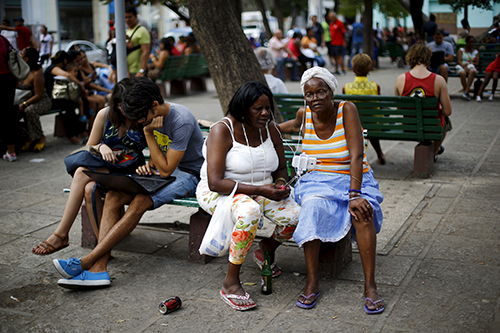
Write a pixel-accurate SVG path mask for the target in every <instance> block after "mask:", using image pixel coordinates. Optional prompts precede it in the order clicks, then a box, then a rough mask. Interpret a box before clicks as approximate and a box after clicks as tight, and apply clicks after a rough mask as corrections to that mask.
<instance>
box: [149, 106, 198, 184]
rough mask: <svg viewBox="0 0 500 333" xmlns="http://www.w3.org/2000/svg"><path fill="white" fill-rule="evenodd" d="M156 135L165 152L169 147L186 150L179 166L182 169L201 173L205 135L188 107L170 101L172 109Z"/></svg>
mask: <svg viewBox="0 0 500 333" xmlns="http://www.w3.org/2000/svg"><path fill="white" fill-rule="evenodd" d="M154 135H155V139H156V142H157V143H158V146H159V147H160V149H161V151H162V152H163V153H166V152H167V150H168V149H169V148H172V149H174V150H177V151H183V152H184V156H183V157H182V160H181V162H180V163H179V166H178V168H179V169H180V170H183V171H187V172H190V173H193V172H194V173H196V174H198V175H199V173H200V168H201V165H202V164H203V155H202V153H201V148H202V146H203V135H202V134H201V131H200V126H199V125H198V123H197V121H196V118H195V117H194V115H193V114H192V113H191V111H190V110H189V109H188V108H187V107H185V106H184V105H180V104H175V103H170V111H169V112H168V114H167V116H166V117H165V119H163V126H162V127H160V128H158V129H157V130H155V131H154Z"/></svg>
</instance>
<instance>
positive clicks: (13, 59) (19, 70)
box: [2, 36, 30, 81]
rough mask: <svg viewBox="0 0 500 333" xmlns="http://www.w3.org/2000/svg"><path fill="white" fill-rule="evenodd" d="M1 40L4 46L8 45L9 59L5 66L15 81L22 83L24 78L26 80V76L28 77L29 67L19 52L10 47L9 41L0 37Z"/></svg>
mask: <svg viewBox="0 0 500 333" xmlns="http://www.w3.org/2000/svg"><path fill="white" fill-rule="evenodd" d="M2 38H3V40H4V42H5V44H8V45H9V47H8V49H9V53H8V55H9V57H8V59H7V65H8V66H9V71H10V73H11V74H12V76H14V78H15V79H16V80H17V81H22V80H24V79H25V78H27V77H28V75H30V66H28V64H27V63H26V61H24V59H23V58H22V57H21V55H20V54H19V52H17V50H16V49H15V48H14V47H12V45H11V44H10V42H9V40H8V39H7V38H5V37H4V36H2Z"/></svg>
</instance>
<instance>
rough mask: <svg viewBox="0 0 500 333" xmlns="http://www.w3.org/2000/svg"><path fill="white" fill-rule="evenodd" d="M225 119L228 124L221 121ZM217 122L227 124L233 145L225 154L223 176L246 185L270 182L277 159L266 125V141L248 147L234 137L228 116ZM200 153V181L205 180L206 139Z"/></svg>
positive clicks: (277, 164)
mask: <svg viewBox="0 0 500 333" xmlns="http://www.w3.org/2000/svg"><path fill="white" fill-rule="evenodd" d="M225 119H227V120H228V122H229V124H228V123H226V122H225V121H223V120H225ZM219 122H222V123H223V124H224V125H226V126H227V128H228V129H229V132H230V133H231V137H232V139H233V146H232V147H231V149H229V151H228V152H227V155H226V172H225V173H224V178H225V179H231V180H234V181H236V182H238V183H243V184H248V185H252V184H253V185H264V184H272V183H273V177H272V176H271V173H272V172H274V171H276V169H278V166H279V159H278V154H277V153H276V150H275V149H274V144H273V140H271V135H270V134H269V128H268V127H267V126H266V131H267V139H266V141H264V142H262V143H261V144H260V145H259V146H257V147H250V146H248V145H244V144H241V143H239V142H237V141H236V140H235V139H234V128H233V122H232V121H231V119H230V118H228V117H224V118H222V120H220V121H219ZM217 123H218V122H217ZM217 123H216V124H217ZM214 125H215V124H214ZM212 126H213V125H212ZM261 140H262V138H261ZM202 153H203V157H204V158H205V162H203V165H202V167H201V172H200V177H201V182H207V143H206V140H205V143H204V144H203V149H202Z"/></svg>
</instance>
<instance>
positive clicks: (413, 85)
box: [401, 72, 436, 98]
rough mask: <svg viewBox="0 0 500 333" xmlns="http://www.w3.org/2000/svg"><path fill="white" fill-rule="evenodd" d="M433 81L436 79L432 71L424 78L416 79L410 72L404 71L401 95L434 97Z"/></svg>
mask: <svg viewBox="0 0 500 333" xmlns="http://www.w3.org/2000/svg"><path fill="white" fill-rule="evenodd" d="M434 81H436V74H434V73H431V75H429V76H428V77H426V78H425V79H417V78H416V77H414V76H413V75H411V74H410V72H406V73H405V87H404V89H403V93H402V94H401V95H402V96H410V97H421V98H427V97H435V96H436V95H435V94H434Z"/></svg>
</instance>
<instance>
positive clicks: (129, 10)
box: [125, 6, 137, 16]
mask: <svg viewBox="0 0 500 333" xmlns="http://www.w3.org/2000/svg"><path fill="white" fill-rule="evenodd" d="M125 13H129V14H132V15H134V16H137V9H136V8H135V7H134V6H128V7H127V8H125Z"/></svg>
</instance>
